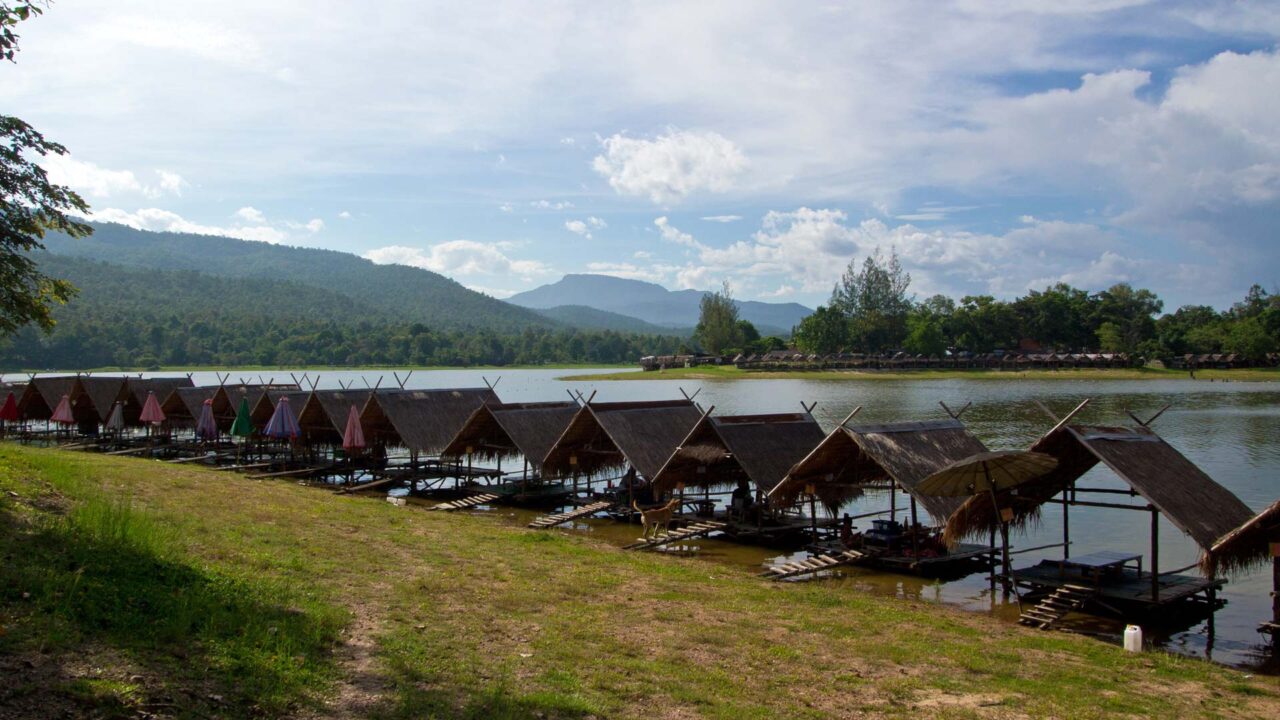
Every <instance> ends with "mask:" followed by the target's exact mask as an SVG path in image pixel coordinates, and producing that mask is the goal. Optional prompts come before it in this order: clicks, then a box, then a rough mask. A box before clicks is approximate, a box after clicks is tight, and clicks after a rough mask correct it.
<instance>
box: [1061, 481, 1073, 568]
mask: <svg viewBox="0 0 1280 720" xmlns="http://www.w3.org/2000/svg"><path fill="white" fill-rule="evenodd" d="M1069 492H1071V490H1070V488H1063V490H1062V559H1063V560H1070V559H1071V511H1070V509H1069V508H1070V507H1071V502H1070V500H1071V499H1070V498H1069V497H1067V493H1069Z"/></svg>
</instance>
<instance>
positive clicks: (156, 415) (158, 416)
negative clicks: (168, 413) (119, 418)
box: [138, 390, 164, 425]
mask: <svg viewBox="0 0 1280 720" xmlns="http://www.w3.org/2000/svg"><path fill="white" fill-rule="evenodd" d="M138 419H139V420H141V421H142V422H144V423H151V424H152V425H159V424H160V423H162V422H164V411H163V410H161V409H160V401H158V400H156V394H155V393H154V392H152V391H150V390H148V391H147V401H146V402H145V403H143V405H142V415H140V416H139V417H138Z"/></svg>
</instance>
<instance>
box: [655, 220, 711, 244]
mask: <svg viewBox="0 0 1280 720" xmlns="http://www.w3.org/2000/svg"><path fill="white" fill-rule="evenodd" d="M653 224H654V225H657V226H658V232H660V233H661V234H662V239H663V240H666V241H667V242H673V243H676V244H677V245H684V246H685V247H691V248H694V249H699V248H701V247H702V245H701V244H699V243H698V241H697V240H695V239H694V238H693V236H692V235H690V234H689V233H687V232H681V231H680V230H679V229H677V228H676V227H675V226H674V225H672V224H671V223H670V221H668V220H667V216H666V215H663V216H662V217H660V218H657V219H656V220H654V221H653Z"/></svg>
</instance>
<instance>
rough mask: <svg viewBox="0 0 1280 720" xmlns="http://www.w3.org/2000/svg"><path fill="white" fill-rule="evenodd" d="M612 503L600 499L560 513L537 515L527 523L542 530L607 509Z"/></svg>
mask: <svg viewBox="0 0 1280 720" xmlns="http://www.w3.org/2000/svg"><path fill="white" fill-rule="evenodd" d="M612 504H613V503H609V502H605V501H604V500H600V501H597V502H593V503H590V504H588V505H583V506H581V507H576V508H574V509H572V510H568V511H565V512H562V513H555V514H554V515H539V516H538V517H536V518H534V519H533V522H531V523H529V527H531V528H534V529H536V530H543V529H546V528H549V527H555V526H557V525H563V524H565V523H567V522H570V521H572V520H577V519H578V518H584V517H586V516H588V515H595V514H596V513H598V512H600V511H601V510H607V509H608V508H609V507H610V506H611V505H612Z"/></svg>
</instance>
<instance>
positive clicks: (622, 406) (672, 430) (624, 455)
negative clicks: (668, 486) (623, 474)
mask: <svg viewBox="0 0 1280 720" xmlns="http://www.w3.org/2000/svg"><path fill="white" fill-rule="evenodd" d="M701 417H702V411H701V410H699V409H698V406H697V405H694V404H693V402H692V401H690V400H664V401H649V402H617V403H587V404H586V405H584V406H583V407H582V408H581V409H580V410H578V411H577V413H576V414H575V415H574V416H573V419H572V420H571V421H570V422H569V425H568V427H566V428H565V430H564V433H563V434H561V435H560V437H559V438H558V439H557V440H556V443H555V445H553V446H552V447H551V449H550V450H549V451H548V452H547V455H546V457H545V458H544V459H543V461H542V474H543V475H545V476H547V477H588V476H591V475H596V474H598V473H602V472H606V471H609V470H618V471H621V470H624V469H626V468H627V467H628V466H630V467H632V468H635V470H636V472H637V473H639V474H640V475H641V476H642V477H644V478H645V479H651V478H653V477H654V476H656V475H657V474H658V471H659V470H661V469H662V466H663V464H664V463H665V462H666V461H667V458H669V457H671V453H672V451H674V450H675V449H676V446H678V445H679V444H680V441H681V440H683V439H684V438H685V436H687V435H688V434H689V431H690V430H691V429H692V428H693V426H694V424H695V423H697V422H698V420H699V419H700V418H701Z"/></svg>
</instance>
